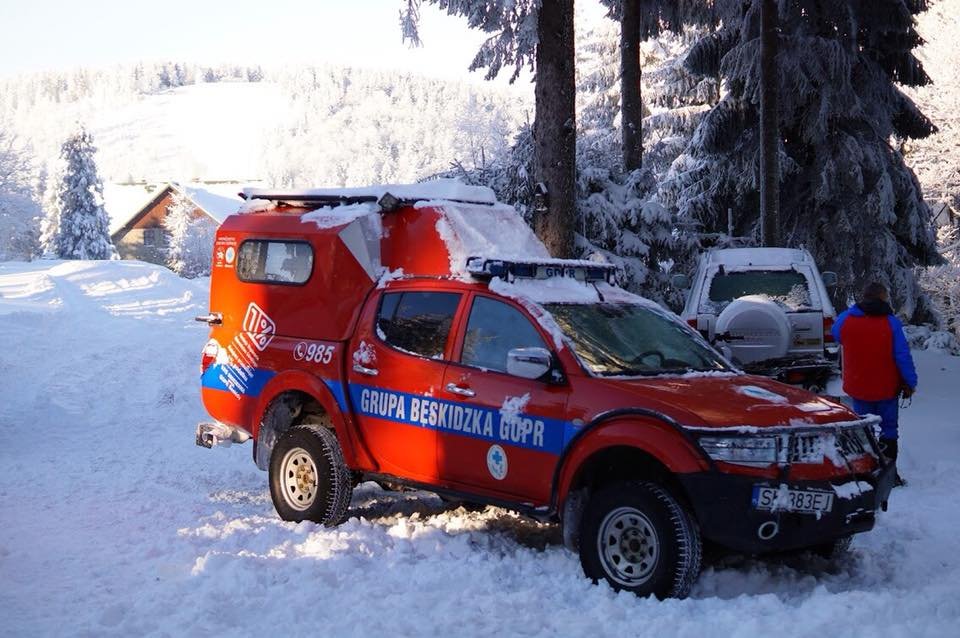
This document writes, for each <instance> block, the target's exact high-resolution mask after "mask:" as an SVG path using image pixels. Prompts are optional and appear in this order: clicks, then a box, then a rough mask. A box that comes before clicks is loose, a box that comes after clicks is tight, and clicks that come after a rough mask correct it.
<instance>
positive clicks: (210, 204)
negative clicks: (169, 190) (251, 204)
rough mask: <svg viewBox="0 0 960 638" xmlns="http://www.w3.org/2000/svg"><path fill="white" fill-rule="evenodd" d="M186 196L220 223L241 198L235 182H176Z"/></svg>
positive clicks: (230, 213) (238, 207)
mask: <svg viewBox="0 0 960 638" xmlns="http://www.w3.org/2000/svg"><path fill="white" fill-rule="evenodd" d="M175 187H177V188H179V189H180V191H181V192H183V193H184V194H185V195H186V196H187V197H189V198H190V200H191V201H193V203H194V204H196V205H197V206H198V207H200V208H202V209H203V210H204V211H205V212H206V213H207V214H208V215H210V217H212V218H213V219H214V220H216V222H217V223H219V224H222V223H223V220H225V219H226V218H227V217H229V216H230V215H233V214H235V213H236V212H237V211H238V210H239V209H240V205H241V204H243V200H242V199H240V195H239V193H240V189H239V187H238V185H236V184H226V185H219V184H218V185H216V186H211V185H208V184H203V185H198V184H176V185H175Z"/></svg>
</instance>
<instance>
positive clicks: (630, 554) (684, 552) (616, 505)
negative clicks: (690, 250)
mask: <svg viewBox="0 0 960 638" xmlns="http://www.w3.org/2000/svg"><path fill="white" fill-rule="evenodd" d="M701 552H702V544H701V541H700V530H699V528H698V527H697V524H696V521H694V519H693V517H692V516H691V515H690V513H689V512H688V511H687V509H686V508H685V507H684V506H683V505H682V504H681V503H680V502H679V501H678V500H677V499H676V498H674V496H673V495H672V494H670V492H669V491H667V490H666V489H664V488H663V487H661V486H660V485H657V484H656V483H648V482H628V483H615V484H613V485H610V486H608V487H605V488H602V489H601V490H599V491H597V492H596V493H594V494H593V495H591V497H590V499H589V501H588V502H587V506H586V508H585V509H584V512H583V517H582V519H581V521H580V564H581V566H582V567H583V572H584V574H586V575H587V577H589V578H590V579H592V580H593V582H594V583H596V582H599V581H600V579H604V580H606V581H607V582H608V583H609V584H610V586H611V587H613V588H614V589H616V590H617V591H632V592H633V593H635V594H637V595H638V596H649V595H650V594H653V595H654V596H656V597H657V598H659V599H663V598H685V597H686V596H687V594H689V593H690V588H691V587H692V586H693V583H694V582H695V581H696V579H697V576H698V575H699V573H700V557H701Z"/></svg>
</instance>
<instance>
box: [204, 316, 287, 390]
mask: <svg viewBox="0 0 960 638" xmlns="http://www.w3.org/2000/svg"><path fill="white" fill-rule="evenodd" d="M276 333H277V324H276V323H275V322H274V321H273V319H271V318H270V317H269V316H268V315H267V313H266V312H264V311H263V308H261V307H260V306H258V305H257V304H255V303H253V302H252V301H251V302H250V304H249V305H248V306H247V312H246V314H245V315H244V317H243V324H242V330H241V331H240V332H238V333H237V334H235V335H234V337H233V340H231V341H230V343H229V344H227V347H226V352H227V361H226V362H223V363H219V362H218V363H217V364H214V365H212V366H210V368H208V369H207V372H205V373H204V375H203V380H202V381H203V385H204V386H205V387H209V388H215V389H218V390H227V391H228V392H230V394H232V395H233V396H234V397H235V398H237V399H239V398H240V397H242V396H243V395H245V394H247V395H253V396H256V395H258V394H260V390H261V389H263V386H264V385H265V384H266V382H267V381H268V380H269V379H270V377H272V376H273V373H272V372H271V371H269V370H261V369H258V368H257V364H258V363H259V362H260V353H261V352H263V351H264V350H266V349H267V346H269V345H270V342H271V341H273V337H274V335H275V334H276Z"/></svg>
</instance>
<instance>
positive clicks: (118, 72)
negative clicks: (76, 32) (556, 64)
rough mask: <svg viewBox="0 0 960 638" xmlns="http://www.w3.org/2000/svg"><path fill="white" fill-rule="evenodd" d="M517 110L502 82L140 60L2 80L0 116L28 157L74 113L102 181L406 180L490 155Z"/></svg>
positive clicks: (67, 127) (505, 139)
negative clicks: (88, 136)
mask: <svg viewBox="0 0 960 638" xmlns="http://www.w3.org/2000/svg"><path fill="white" fill-rule="evenodd" d="M525 117H526V107H525V104H524V102H523V100H522V99H520V98H519V97H518V96H517V94H516V93H515V92H513V91H510V90H508V89H504V88H499V87H495V86H489V85H476V84H467V83H457V82H450V81H442V80H435V79H429V78H424V77H419V76H416V75H411V74H400V73H390V72H384V71H368V70H359V69H351V68H346V67H337V66H324V67H290V68H286V69H283V70H279V71H264V70H262V69H260V68H258V67H254V68H247V67H216V68H213V67H201V66H196V65H188V64H179V63H177V64H174V63H170V64H156V65H144V64H138V65H134V66H126V67H116V68H114V69H110V70H79V71H72V72H62V73H44V74H35V75H30V76H23V77H18V78H12V79H7V80H0V123H3V126H4V128H6V129H8V130H12V131H13V132H14V133H15V134H16V135H17V137H18V138H19V141H20V143H27V144H29V146H30V147H31V148H32V151H33V153H34V154H35V155H36V157H37V158H38V160H40V163H46V162H48V161H49V160H51V159H52V158H55V157H56V155H57V153H58V150H59V145H60V143H61V142H62V140H63V139H64V138H65V136H66V135H67V134H68V133H69V132H70V131H71V130H72V129H73V128H74V127H75V126H76V124H77V123H78V122H82V123H84V124H85V125H86V126H87V127H88V128H89V129H91V130H92V132H93V134H94V137H95V140H96V143H97V146H98V147H99V154H98V158H97V161H98V164H99V168H100V171H101V175H102V177H103V178H104V180H105V181H128V182H129V181H135V180H145V181H166V180H180V181H190V180H223V179H231V180H262V181H264V182H265V183H271V184H276V185H283V186H308V185H319V184H323V185H331V186H344V185H356V184H366V183H371V182H388V181H413V180H416V179H419V178H422V177H425V176H427V175H430V174H432V173H435V172H438V171H441V170H443V169H446V168H448V167H449V165H450V163H451V162H452V161H454V160H457V161H462V162H464V163H465V164H466V165H472V164H473V163H474V162H477V161H480V158H482V157H489V156H490V155H491V154H497V153H499V152H501V151H502V150H503V149H504V147H505V146H506V145H507V144H509V142H510V140H511V138H512V136H513V134H514V133H515V131H516V130H517V128H518V126H519V124H520V123H521V121H523V119H524V118H525Z"/></svg>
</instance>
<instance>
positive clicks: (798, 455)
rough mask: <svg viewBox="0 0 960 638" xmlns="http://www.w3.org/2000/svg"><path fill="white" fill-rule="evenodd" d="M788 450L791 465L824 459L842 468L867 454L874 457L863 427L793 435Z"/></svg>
mask: <svg viewBox="0 0 960 638" xmlns="http://www.w3.org/2000/svg"><path fill="white" fill-rule="evenodd" d="M789 450H790V453H789V458H790V462H791V463H821V462H822V461H823V459H824V457H826V458H828V459H830V461H831V462H833V464H834V465H837V466H842V465H844V464H845V463H849V462H850V461H853V460H854V459H857V458H860V457H862V456H864V455H867V454H869V455H871V456H874V457H876V455H875V454H874V452H873V446H872V445H871V444H870V434H869V432H868V431H867V429H866V428H864V427H857V428H844V429H842V430H839V431H836V432H832V431H827V432H807V433H803V434H795V435H793V436H791V437H790V448H789Z"/></svg>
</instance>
